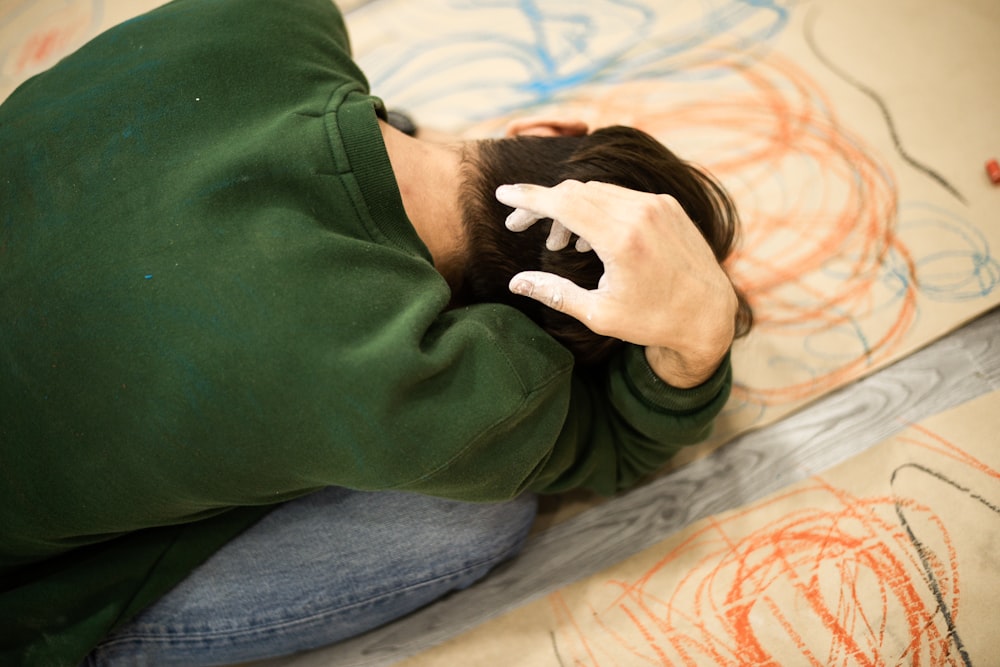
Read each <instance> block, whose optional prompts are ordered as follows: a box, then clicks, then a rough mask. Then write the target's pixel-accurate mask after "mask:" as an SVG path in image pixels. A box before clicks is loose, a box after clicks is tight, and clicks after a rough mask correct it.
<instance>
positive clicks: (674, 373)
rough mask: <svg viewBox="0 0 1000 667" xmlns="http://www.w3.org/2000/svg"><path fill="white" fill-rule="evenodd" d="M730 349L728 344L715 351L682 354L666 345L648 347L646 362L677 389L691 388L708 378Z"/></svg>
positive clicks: (658, 375)
mask: <svg viewBox="0 0 1000 667" xmlns="http://www.w3.org/2000/svg"><path fill="white" fill-rule="evenodd" d="M728 351H729V346H728V345H727V346H726V347H725V348H724V349H722V350H721V351H719V352H715V353H704V352H703V353H700V354H686V355H685V354H682V353H680V352H678V351H676V350H673V349H670V348H666V347H652V346H650V347H646V348H645V354H646V362H647V363H648V364H649V367H650V368H651V369H652V370H653V373H655V374H656V376H657V377H658V378H660V379H661V380H663V381H664V382H665V383H667V384H669V385H670V386H671V387H676V388H677V389H691V388H692V387H697V386H698V385H700V384H703V383H704V382H705V381H706V380H708V379H709V378H710V377H712V375H714V374H715V371H717V370H718V368H719V364H721V363H722V361H723V360H724V359H725V358H726V353H727V352H728Z"/></svg>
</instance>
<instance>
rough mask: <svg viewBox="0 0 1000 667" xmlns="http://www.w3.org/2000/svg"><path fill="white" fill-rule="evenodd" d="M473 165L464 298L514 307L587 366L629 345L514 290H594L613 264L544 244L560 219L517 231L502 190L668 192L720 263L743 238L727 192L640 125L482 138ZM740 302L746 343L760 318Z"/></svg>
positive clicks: (469, 154) (466, 194)
mask: <svg viewBox="0 0 1000 667" xmlns="http://www.w3.org/2000/svg"><path fill="white" fill-rule="evenodd" d="M464 167H465V168H464V171H465V173H464V178H465V183H464V184H463V197H462V202H461V204H462V214H463V218H464V220H465V226H466V233H467V237H468V248H467V250H468V252H467V255H466V257H467V262H468V263H467V264H466V270H465V271H464V275H463V280H462V285H461V287H460V288H459V291H458V293H457V294H456V295H455V300H456V302H459V303H479V302H494V303H505V304H508V305H511V306H514V307H515V308H517V309H519V310H521V311H522V312H524V313H525V314H526V315H527V316H528V317H530V318H531V319H532V320H534V321H535V323H537V324H538V325H539V326H540V327H542V328H543V329H544V330H545V331H547V332H548V333H549V334H550V335H552V336H553V337H554V338H556V339H557V340H559V341H560V342H561V343H562V344H563V345H565V346H566V347H567V348H568V349H569V350H570V351H571V352H572V353H573V354H574V356H575V357H576V360H577V362H578V363H581V364H595V363H599V362H600V361H602V360H604V359H605V358H606V357H607V356H608V354H610V352H611V351H612V350H613V349H614V348H615V347H617V346H618V345H620V344H621V341H620V340H618V339H615V338H608V337H606V336H601V335H598V334H595V333H594V332H592V331H591V330H590V329H588V328H587V327H586V326H585V325H584V324H583V323H581V322H580V321H579V320H576V319H575V318H573V317H570V316H569V315H566V314H564V313H561V312H559V311H556V310H553V309H551V308H548V307H546V306H545V305H543V304H541V303H539V302H537V301H535V300H534V299H530V298H527V297H522V296H517V295H515V294H512V293H511V292H510V291H509V289H508V284H509V282H510V279H511V278H512V277H513V276H514V275H515V274H516V273H519V272H520V271H526V270H539V271H547V272H550V273H555V274H557V275H560V276H563V277H566V278H569V279H570V280H572V281H573V282H575V283H576V284H578V285H580V286H581V287H584V288H586V289H594V288H596V287H597V283H598V281H599V280H600V278H601V275H602V274H603V272H604V267H603V265H602V264H601V261H600V259H599V258H598V257H597V255H596V254H595V253H594V252H583V253H581V252H577V251H576V250H575V249H574V248H573V241H571V242H570V245H569V246H568V247H567V248H566V249H564V250H559V251H551V250H547V249H546V247H545V239H546V238H547V236H548V232H549V227H550V226H551V224H552V221H551V220H543V221H539V222H538V223H536V224H535V225H534V226H532V227H531V228H530V229H529V230H527V231H524V232H517V233H515V232H511V231H508V230H507V228H506V227H505V226H504V220H505V219H506V217H507V215H508V214H509V213H510V212H511V210H512V209H511V208H510V207H508V206H506V205H504V204H501V203H500V202H499V201H497V199H496V196H495V191H496V188H497V187H498V186H500V185H503V184H508V183H509V184H513V183H534V184H537V185H545V186H553V185H556V184H558V183H560V182H562V181H564V180H567V179H574V180H578V181H583V182H587V181H601V182H604V183H611V184H614V185H620V186H622V187H625V188H629V189H632V190H641V191H644V192H652V193H656V194H669V195H671V196H673V197H674V198H675V199H677V201H678V203H680V205H681V207H683V209H684V211H685V213H687V215H688V217H690V218H691V220H693V221H694V223H695V225H697V227H698V229H699V230H701V233H702V236H704V237H705V240H706V241H707V242H708V244H709V246H711V248H712V251H713V252H714V253H715V258H716V259H717V260H718V261H719V262H720V263H722V262H723V261H724V260H725V259H726V258H727V257H728V256H729V254H730V253H731V252H732V250H733V246H734V244H735V242H736V235H737V232H738V226H739V219H738V217H737V214H736V209H735V207H734V206H733V203H732V201H731V200H730V199H729V196H728V195H727V194H726V192H725V191H724V190H723V189H722V187H721V186H720V185H719V184H718V183H716V182H715V181H714V180H713V179H712V178H711V177H710V176H708V175H707V174H706V173H704V172H702V171H701V170H699V169H698V168H696V167H694V166H693V165H691V164H689V163H687V162H684V161H683V160H681V159H680V158H678V157H677V156H676V155H674V154H673V153H672V152H671V151H670V150H668V149H667V148H666V147H665V146H663V144H661V143H660V142H658V141H657V140H656V139H654V138H653V137H651V136H649V135H648V134H646V133H645V132H642V131H641V130H637V129H635V128H631V127H623V126H615V127H607V128H603V129H600V130H597V131H596V132H593V133H591V134H587V135H584V136H559V137H533V136H522V137H511V138H507V139H496V140H487V141H483V142H477V143H476V144H473V145H472V146H471V148H469V149H467V150H466V153H465V156H464ZM574 241H575V237H574ZM737 297H738V299H739V309H738V312H737V316H736V335H737V337H739V336H744V335H746V334H747V333H748V332H749V330H750V326H751V324H752V321H753V315H752V312H751V310H750V306H749V304H748V303H747V301H746V299H745V298H744V296H743V295H742V294H741V293H740V292H739V291H738V290H737Z"/></svg>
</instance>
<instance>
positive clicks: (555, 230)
mask: <svg viewBox="0 0 1000 667" xmlns="http://www.w3.org/2000/svg"><path fill="white" fill-rule="evenodd" d="M571 236H573V232H571V231H569V230H568V229H566V227H565V226H563V225H562V223H560V222H556V221H555V220H553V221H552V228H551V229H550V230H549V238H548V239H546V241H545V247H546V248H548V249H549V250H562V249H563V248H565V247H566V246H568V245H569V239H570V237H571Z"/></svg>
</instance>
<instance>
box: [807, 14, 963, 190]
mask: <svg viewBox="0 0 1000 667" xmlns="http://www.w3.org/2000/svg"><path fill="white" fill-rule="evenodd" d="M818 13H819V12H818V10H816V9H815V8H814V9H813V10H812V11H810V12H809V14H808V16H806V25H805V38H806V43H807V44H808V45H809V48H810V49H811V50H812V52H813V55H815V56H816V58H817V59H819V61H820V62H821V63H823V65H825V66H826V67H827V69H829V70H830V71H831V72H833V73H834V74H836V75H837V76H839V77H840V78H841V79H843V80H844V81H846V82H847V83H848V84H850V85H851V86H853V87H854V88H857V89H858V90H859V91H860V92H861V93H863V94H864V95H866V96H867V97H868V98H869V99H871V100H872V101H873V102H875V104H876V105H877V106H878V108H879V111H881V112H882V118H883V119H884V120H885V124H886V126H887V127H888V128H889V135H890V136H891V137H892V143H893V144H895V146H896V152H897V153H899V156H900V157H901V158H903V161H904V162H906V163H907V164H909V165H910V166H911V167H913V168H914V169H916V170H917V171H920V172H922V173H924V174H926V175H927V176H928V177H930V178H931V179H933V180H934V181H936V182H937V183H938V185H940V186H941V187H943V188H944V189H945V190H947V191H948V192H949V193H951V194H952V196H954V197H955V198H956V199H957V200H958V201H960V202H962V203H963V204H965V205H966V206H968V204H969V202H968V201H967V200H966V198H965V197H964V196H963V195H962V193H961V192H959V191H958V188H956V187H955V186H954V185H952V184H951V183H949V182H948V179H946V178H945V177H944V176H942V175H941V174H939V173H938V172H936V171H934V169H932V168H931V167H929V166H927V165H926V164H924V163H922V162H920V161H918V160H917V159H916V158H914V157H913V156H912V155H910V154H909V153H908V152H906V149H905V148H903V142H902V141H900V139H899V133H898V132H897V131H896V124H895V123H894V122H893V120H892V114H891V113H889V107H888V106H887V105H886V103H885V102H884V101H883V100H882V97H881V96H880V95H879V94H878V93H877V92H875V91H874V90H872V89H871V88H869V87H868V86H866V85H865V84H863V83H861V82H860V81H858V80H857V79H855V78H854V77H852V76H851V75H850V74H848V73H847V72H845V71H844V70H842V69H840V68H839V67H837V66H836V65H834V64H833V62H832V61H831V60H830V59H829V58H827V57H826V56H825V55H824V54H823V52H822V51H820V49H819V46H818V45H817V44H816V37H815V35H814V24H815V22H816V16H817V15H818Z"/></svg>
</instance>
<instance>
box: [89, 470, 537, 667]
mask: <svg viewBox="0 0 1000 667" xmlns="http://www.w3.org/2000/svg"><path fill="white" fill-rule="evenodd" d="M536 506H537V503H536V499H535V498H534V497H533V496H523V497H521V498H519V499H517V500H514V501H512V502H509V503H503V504H492V505H480V504H471V503H461V502H454V501H448V500H441V499H436V498H428V497H425V496H416V495H411V494H404V493H389V492H380V493H363V492H357V491H348V490H346V489H340V488H330V489H326V490H324V491H320V492H318V493H315V494H313V495H310V496H306V497H304V498H299V499H297V500H294V501H292V502H289V503H285V504H283V505H281V506H279V507H277V508H276V509H275V510H274V511H273V512H271V513H270V514H268V515H267V516H266V517H265V518H263V519H262V520H261V521H260V522H258V523H257V524H255V525H254V526H253V527H251V528H250V529H249V530H247V531H246V532H245V533H244V534H242V535H241V536H239V537H238V538H236V539H235V540H233V541H232V542H230V543H229V544H227V545H226V546H225V547H223V548H222V549H221V550H220V551H219V552H217V553H216V554H215V555H213V556H212V558H210V559H209V560H208V561H206V562H205V563H204V564H203V565H202V566H201V567H199V568H198V569H196V570H195V571H194V572H192V573H191V575H190V576H188V578H187V579H185V580H184V581H183V582H181V583H180V584H179V585H178V586H177V587H176V588H174V589H173V590H172V591H171V592H170V593H168V594H167V595H166V596H165V597H163V598H162V599H160V600H159V601H157V602H156V603H155V604H154V605H152V606H151V607H150V608H148V609H146V610H145V611H144V612H143V613H141V614H140V615H139V616H137V617H136V618H135V619H133V620H132V621H131V622H129V623H128V624H127V625H125V626H124V627H122V628H121V629H120V630H119V631H117V632H116V633H114V634H113V635H111V636H110V637H108V638H106V639H105V641H104V642H102V643H101V644H100V646H98V647H97V648H96V649H95V650H94V651H93V652H92V653H91V654H90V656H88V658H87V660H86V661H85V662H84V664H85V665H87V666H88V667H96V666H98V665H100V666H105V665H115V666H118V665H157V666H158V667H159V666H168V665H184V666H185V667H195V666H197V665H224V664H231V663H237V662H246V661H251V660H259V659H263V658H270V657H277V656H281V655H287V654H290V653H294V652H296V651H303V650H307V649H312V648H317V647H320V646H324V645H328V644H332V643H334V642H337V641H340V640H343V639H346V638H348V637H351V636H354V635H357V634H360V633H363V632H365V631H367V630H371V629H373V628H375V627H378V626H380V625H383V624H385V623H388V622H389V621H392V620H393V619H396V618H399V617H400V616H403V615H405V614H407V613H409V612H411V611H413V610H415V609H417V608H419V607H421V606H423V605H426V604H427V603H429V602H431V601H433V600H435V599H437V598H439V597H441V596H443V595H445V594H446V593H448V592H450V591H453V590H456V589H460V588H464V587H466V586H468V585H470V584H472V583H473V582H475V581H476V580H478V579H480V578H482V577H483V576H484V575H485V574H486V573H487V572H488V571H489V570H490V568H492V567H493V566H495V565H496V564H497V563H499V562H501V561H503V560H504V559H506V558H509V557H510V556H512V555H514V554H515V553H517V551H518V550H519V549H520V547H521V545H522V544H523V542H524V539H525V537H526V536H527V533H528V530H529V528H530V527H531V524H532V522H533V520H534V517H535V511H536Z"/></svg>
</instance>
